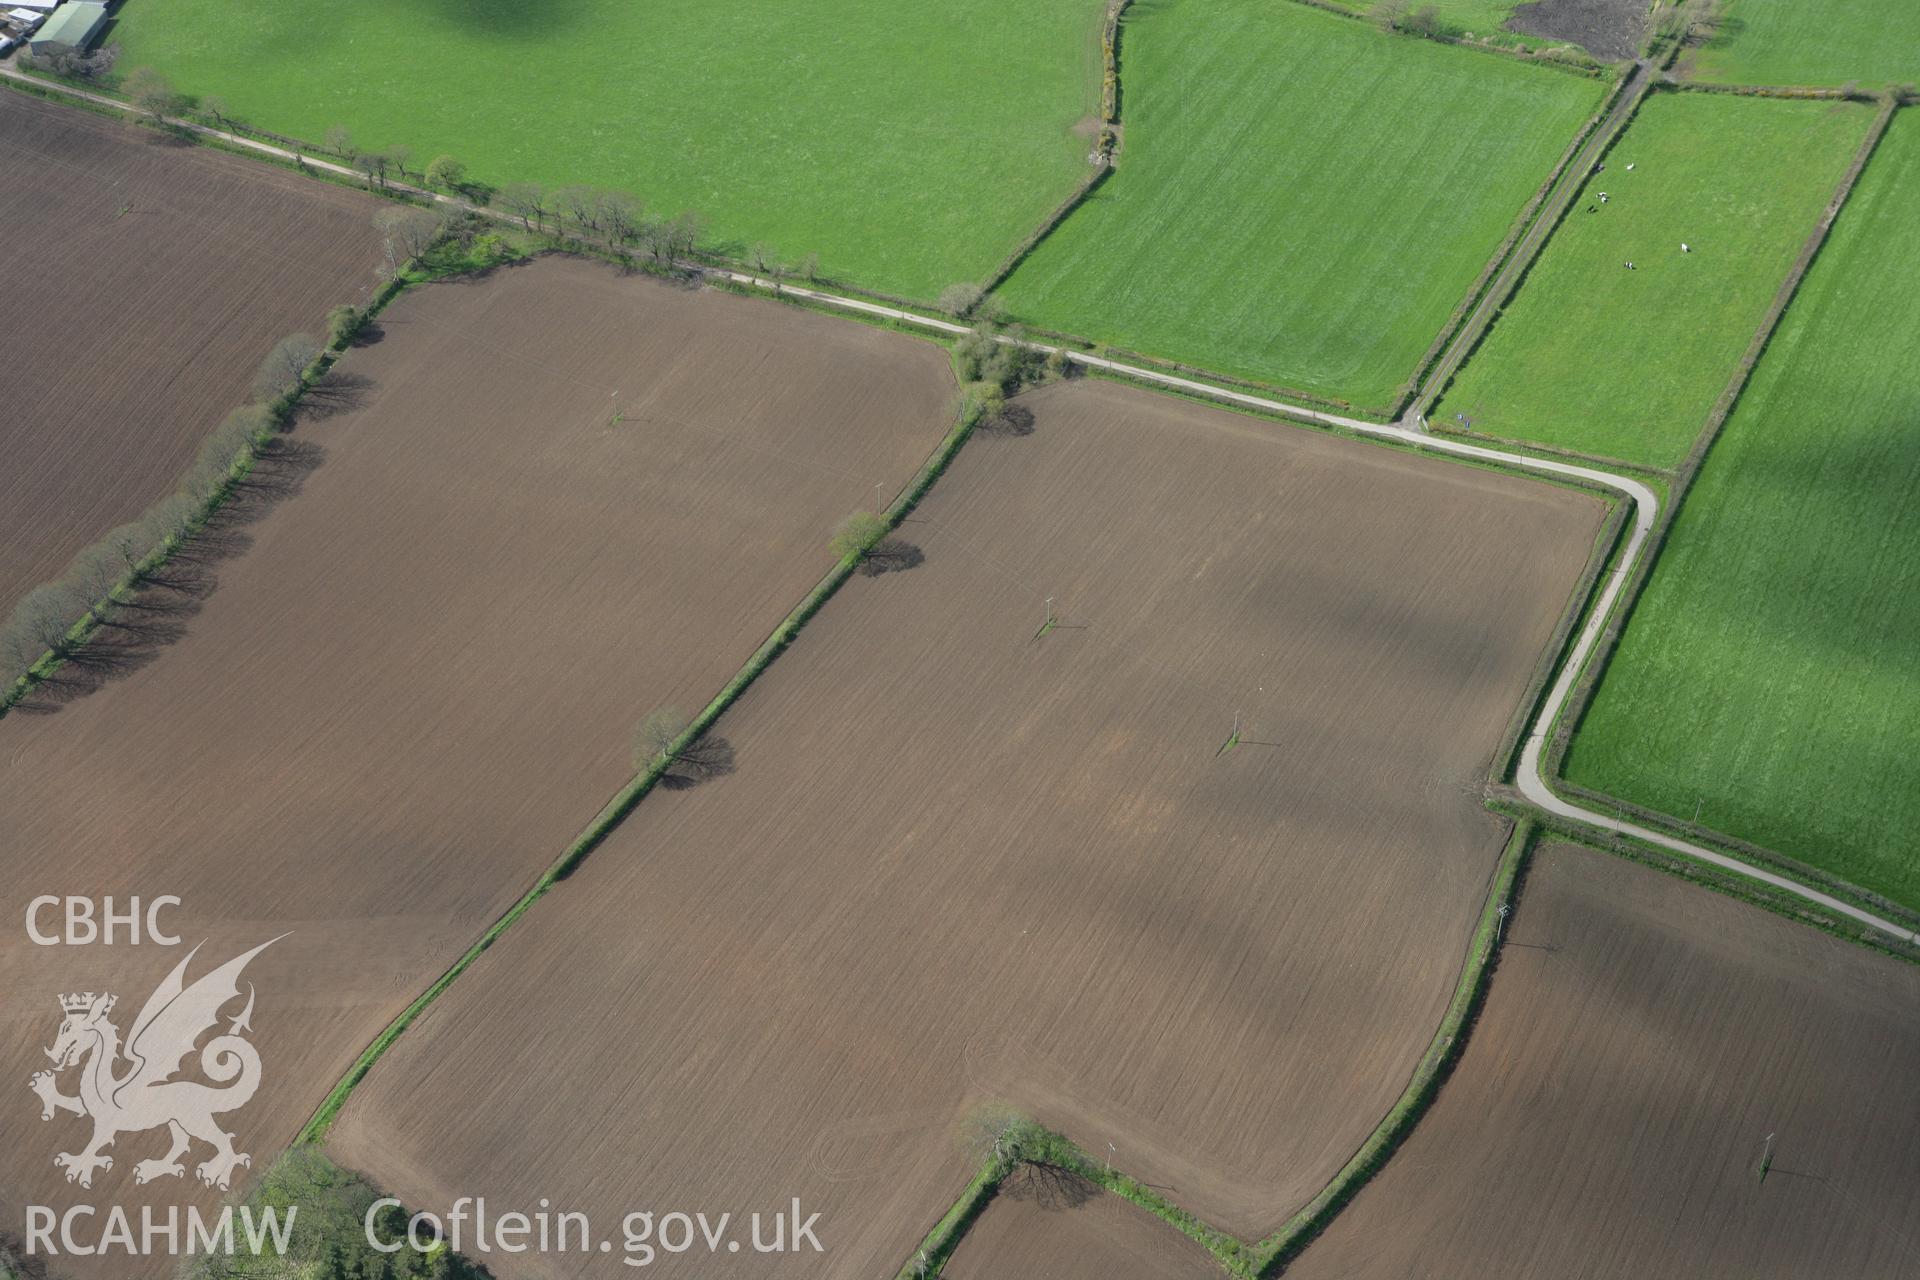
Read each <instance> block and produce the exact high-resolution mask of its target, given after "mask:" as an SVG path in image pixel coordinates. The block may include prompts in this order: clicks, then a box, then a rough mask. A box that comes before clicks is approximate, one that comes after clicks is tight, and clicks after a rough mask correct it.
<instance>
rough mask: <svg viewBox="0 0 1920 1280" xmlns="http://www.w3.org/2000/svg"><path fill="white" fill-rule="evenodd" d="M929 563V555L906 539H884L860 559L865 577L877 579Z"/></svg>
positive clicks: (861, 570) (862, 573) (861, 569)
mask: <svg viewBox="0 0 1920 1280" xmlns="http://www.w3.org/2000/svg"><path fill="white" fill-rule="evenodd" d="M926 561H927V553H926V552H924V551H922V550H921V549H920V548H918V547H916V546H914V545H913V544H912V543H911V542H908V541H906V540H905V539H904V538H894V537H887V538H882V539H881V540H880V541H879V543H877V544H876V545H875V546H874V548H873V549H872V550H871V551H868V552H867V554H866V555H864V556H862V557H861V559H860V573H861V575H862V576H863V577H868V578H877V577H879V576H880V575H881V574H883V573H905V572H906V571H907V570H909V569H917V568H919V567H920V566H921V565H923V564H925V563H926Z"/></svg>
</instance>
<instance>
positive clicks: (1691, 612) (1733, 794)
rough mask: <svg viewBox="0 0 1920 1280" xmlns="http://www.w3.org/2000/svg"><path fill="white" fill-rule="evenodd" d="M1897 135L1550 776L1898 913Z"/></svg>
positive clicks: (1901, 416) (1910, 259) (1905, 632)
mask: <svg viewBox="0 0 1920 1280" xmlns="http://www.w3.org/2000/svg"><path fill="white" fill-rule="evenodd" d="M1916 125H1920V115H1916V114H1915V113H1913V112H1911V111H1907V112H1902V113H1900V115H1899V116H1898V117H1897V118H1896V119H1895V121H1894V123H1893V124H1892V125H1891V127H1890V128H1889V130H1888V132H1887V135H1886V137H1885V139H1884V140H1883V141H1882V143H1881V145H1880V147H1879V149H1878V151H1877V152H1876V153H1875V155H1874V157H1873V159H1872V161H1871V163H1870V164H1868V165H1867V166H1866V170H1865V173H1864V174H1863V175H1862V177H1861V180H1860V182H1859V185H1858V186H1857V188H1856V189H1855V191H1854V193H1853V195H1852V197H1851V198H1850V200H1849V201H1848V205H1847V211H1846V214H1845V216H1844V217H1842V218H1840V219H1839V221H1838V223H1837V225H1836V226H1835V227H1834V228H1833V231H1832V234H1831V236H1830V238H1829V240H1828V242H1827V244H1826V246H1825V248H1824V249H1822V251H1821V253H1820V256H1819V259H1818V261H1817V262H1816V263H1815V264H1814V265H1813V267H1812V269H1811V270H1810V271H1809V272H1808V273H1807V278H1806V280H1805V281H1804V282H1803V284H1802V285H1801V287H1800V290H1799V292H1798V295H1797V296H1796V297H1795V298H1794V301H1793V306H1792V308H1791V309H1790V310H1789V311H1788V313H1787V314H1786V316H1785V318H1784V319H1783V321H1782V322H1781V325H1780V328H1779V331H1778V333H1777V334H1776V335H1775V337H1774V339H1773V342H1772V344H1771V346H1770V347H1769V348H1768V351H1767V355H1766V357H1765V359H1764V360H1763V361H1762V362H1761V363H1760V366H1759V368H1757V369H1756V371H1755V373H1754V376H1753V380H1752V383H1751V385H1750V386H1749V387H1748V389H1747V390H1746V392H1745V394H1744V395H1743V396H1742V398H1741V401H1740V404H1739V406H1738V407H1737V408H1736V409H1735V410H1734V412H1733V414H1732V415H1731V417H1730V419H1729V420H1728V424H1727V426H1726V428H1725V429H1724V430H1723V431H1722V432H1721V433H1720V434H1719V438H1718V439H1717V440H1716V441H1715V442H1713V447H1712V452H1711V453H1710V454H1708V455H1707V458H1706V461H1705V465H1704V466H1702V467H1701V468H1700V473H1699V477H1698V479H1697V480H1696V482H1695V484H1694V487H1693V489H1692V491H1690V493H1689V494H1688V500H1687V505H1686V508H1685V509H1684V511H1682V512H1681V513H1680V514H1679V516H1678V517H1677V518H1676V520H1675V521H1674V528H1673V534H1672V537H1671V538H1670V540H1669V547H1668V549H1667V551H1666V552H1665V553H1664V554H1663V556H1662V559H1661V563H1660V567H1659V572H1658V573H1656V574H1655V575H1654V576H1653V578H1652V580H1651V581H1650V582H1649V583H1648V585H1647V588H1646V590H1645V592H1644V593H1643V595H1642V597H1641V600H1640V603H1639V604H1638V606H1637V607H1636V609H1635V614H1634V617H1633V620H1632V621H1633V625H1632V626H1629V627H1626V628H1625V629H1624V634H1622V635H1621V637H1620V640H1619V643H1618V647H1617V649H1616V651H1615V652H1614V653H1613V654H1612V655H1611V659H1610V662H1609V665H1608V667H1607V669H1606V671H1605V672H1604V673H1603V674H1602V675H1601V676H1600V678H1599V680H1598V688H1597V691H1596V692H1595V694H1594V696H1593V698H1592V701H1591V704H1590V706H1589V707H1588V709H1587V711H1586V714H1585V717H1584V719H1583V721H1582V722H1581V724H1580V726H1579V729H1578V732H1577V734H1576V736H1575V740H1574V743H1573V745H1572V746H1571V747H1570V749H1569V750H1568V753H1567V764H1566V773H1567V775H1568V776H1569V777H1570V778H1572V779H1574V780H1575V781H1576V782H1577V783H1579V784H1581V785H1583V786H1587V787H1592V788H1594V789H1595V790H1598V791H1603V792H1605V793H1606V794H1609V795H1623V796H1630V797H1633V798H1634V799H1635V800H1636V801H1638V802H1639V804H1642V805H1646V806H1648V807H1649V808H1652V809H1657V810H1659V811H1661V812H1663V813H1676V812H1677V813H1679V814H1682V815H1685V814H1687V813H1689V812H1690V811H1694V810H1695V809H1696V807H1698V808H1703V809H1705V810H1706V812H1704V813H1701V814H1700V815H1699V816H1700V818H1701V820H1702V822H1703V823H1710V824H1711V826H1712V827H1713V828H1714V829H1717V830H1725V831H1727V832H1729V833H1730V834H1732V835H1733V836H1735V837H1738V838H1741V839H1744V840H1747V841H1751V842H1752V843H1753V844H1755V845H1759V846H1762V847H1765V848H1767V849H1772V850H1782V851H1787V850H1790V851H1791V853H1792V856H1793V857H1795V858H1797V859H1799V860H1801V861H1804V862H1810V863H1813V864H1815V866H1816V867H1817V868H1819V869H1820V870H1821V871H1824V872H1826V873H1828V874H1831V875H1834V876H1836V877H1839V878H1842V879H1844V881H1845V882H1846V883H1848V884H1850V885H1858V886H1861V887H1862V888H1865V889H1868V890H1872V891H1877V892H1879V893H1881V894H1884V895H1886V896H1887V897H1889V898H1892V899H1894V900H1896V901H1898V902H1900V903H1901V905H1903V906H1905V907H1908V908H1909V909H1910V908H1912V907H1913V906H1915V905H1916V901H1917V899H1920V871H1916V869H1915V866H1914V863H1913V857H1912V848H1913V842H1912V832H1913V821H1912V814H1913V805H1914V797H1915V794H1916V793H1915V790H1914V786H1913V781H1912V762H1913V759H1914V755H1913V751H1912V750H1911V746H1910V744H1911V743H1912V741H1913V726H1914V724H1915V723H1916V721H1915V717H1914V714H1913V691H1912V686H1911V679H1910V677H1911V672H1912V670H1913V664H1912V662H1911V659H1910V655H1911V652H1912V643H1913V635H1914V627H1913V621H1912V602H1913V600H1914V593H1913V591H1912V588H1911V584H1912V555H1911V548H1912V546H1913V545H1914V525H1913V511H1914V508H1913V503H1912V477H1913V474H1914V472H1913V468H1914V465H1915V463H1914V459H1915V440H1916V436H1915V433H1914V430H1913V414H1912V405H1913V400H1912V386H1913V370H1914V368H1915V363H1914V362H1915V359H1916V357H1915V351H1916V344H1920V329H1917V328H1916V326H1915V325H1914V323H1913V313H1912V308H1911V301H1910V300H1911V292H1912V289H1913V288H1914V271H1913V266H1914V263H1915V261H1916V256H1915V250H1914V226H1915V225H1916V224H1915V223H1914V222H1913V221H1912V218H1911V209H1912V201H1913V192H1914V191H1915V190H1916V189H1920V129H1916ZM1677 690H1685V691H1686V696H1685V698H1684V699H1683V698H1681V697H1680V696H1679V695H1678V694H1677V693H1676V691H1677ZM1663 700H1666V702H1668V703H1669V704H1670V705H1663ZM1730 763H1731V764H1733V765H1735V766H1737V767H1731V768H1730V767H1729V764H1730ZM1683 829H1684V825H1683Z"/></svg>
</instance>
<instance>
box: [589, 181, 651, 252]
mask: <svg viewBox="0 0 1920 1280" xmlns="http://www.w3.org/2000/svg"><path fill="white" fill-rule="evenodd" d="M594 208H595V216H596V217H597V218H598V219H599V222H600V225H601V226H602V227H604V228H606V232H607V234H608V235H610V236H612V237H613V238H614V239H615V240H617V241H619V242H620V243H621V244H626V243H628V242H630V241H631V240H632V239H633V238H634V236H635V235H637V234H638V233H639V231H640V219H641V217H642V214H643V210H642V208H641V204H640V198H639V197H638V196H636V195H633V194H632V193H631V192H627V191H611V190H609V191H602V192H599V193H598V194H597V195H595V197H594Z"/></svg>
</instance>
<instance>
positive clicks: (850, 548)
mask: <svg viewBox="0 0 1920 1280" xmlns="http://www.w3.org/2000/svg"><path fill="white" fill-rule="evenodd" d="M890 532H892V527H891V526H890V525H888V524H887V522H886V520H885V519H884V518H883V517H880V516H877V515H875V514H873V512H871V511H856V512H854V513H853V514H852V515H850V516H848V517H847V518H846V519H845V520H842V521H841V522H840V527H839V528H838V529H835V530H834V531H833V540H832V541H831V542H829V543H828V544H827V545H828V546H830V547H832V548H833V554H835V555H837V556H839V557H840V558H841V559H842V560H857V559H860V558H861V557H863V556H865V555H866V554H867V553H868V552H870V551H872V550H873V549H874V548H875V547H877V546H879V545H880V543H881V541H882V540H884V539H885V538H886V536H887V534H889V533H890Z"/></svg>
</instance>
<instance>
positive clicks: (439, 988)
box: [294, 399, 979, 1146]
mask: <svg viewBox="0 0 1920 1280" xmlns="http://www.w3.org/2000/svg"><path fill="white" fill-rule="evenodd" d="M978 417H979V413H978V407H977V405H975V404H974V402H972V401H971V400H966V399H963V401H962V406H961V408H960V409H959V411H958V412H957V415H956V419H955V423H954V425H953V427H951V428H950V429H949V430H948V432H947V434H946V436H945V437H944V438H943V439H942V440H941V441H940V443H939V444H938V445H937V446H935V448H934V452H933V454H932V456H930V457H929V458H928V459H927V461H926V462H925V463H923V464H922V465H921V468H920V470H919V471H918V472H917V473H916V474H915V475H914V477H913V479H912V480H911V481H909V482H908V484H907V487H906V488H905V489H904V490H902V491H901V493H900V495H899V496H898V497H896V498H895V499H894V501H893V504H892V505H891V506H889V507H888V508H887V511H886V515H885V519H886V521H887V527H888V528H889V529H890V530H891V529H897V528H898V527H899V525H900V522H901V520H903V519H904V518H905V517H906V516H907V514H908V513H909V512H911V511H912V510H913V509H914V507H916V506H917V505H919V503H920V501H921V499H922V498H924V497H925V496H926V493H927V490H929V489H930V488H932V487H933V483H934V481H936V480H938V479H939V478H940V476H941V474H942V473H943V472H945V470H946V469H947V466H948V464H949V463H951V462H952V461H953V458H954V455H955V454H957V453H958V452H959V450H960V446H961V445H963V444H965V443H966V440H967V438H968V436H969V435H971V434H972V432H973V428H974V425H975V424H976V422H977V421H978ZM860 559H861V557H860V556H859V555H849V556H846V557H843V558H842V559H841V560H839V561H838V562H837V563H836V564H835V565H834V566H833V568H831V569H829V570H828V571H827V573H826V576H825V577H823V578H821V579H820V581H819V582H818V583H816V584H815V585H814V587H813V588H812V590H810V591H808V592H807V594H806V596H805V597H804V598H803V599H802V600H801V601H800V603H799V604H797V605H795V606H794V607H793V609H792V610H790V611H789V612H788V614H787V616H786V617H785V618H783V619H782V620H781V621H780V623H779V625H778V626H776V627H775V628H774V629H773V632H772V634H770V635H769V636H768V637H767V638H766V639H765V640H763V641H761V643H760V647H759V648H757V649H755V650H754V651H753V654H752V656H751V657H749V658H748V659H747V661H746V664H745V665H744V666H742V667H741V668H740V670H739V671H738V672H737V673H736V674H735V675H734V676H733V678H732V679H730V680H729V681H727V683H726V684H725V685H724V686H723V687H722V688H721V690H720V692H719V693H717V694H715V695H714V697H713V698H712V699H711V700H710V701H709V702H708V703H707V705H706V706H705V707H704V708H703V709H702V710H701V711H700V713H699V715H697V716H696V717H694V719H693V720H692V722H691V723H689V724H688V725H687V727H686V728H685V729H684V730H682V731H681V733H680V735H679V736H678V737H677V738H675V739H674V740H673V742H672V743H670V744H669V745H668V746H667V747H666V749H665V750H663V751H661V752H660V753H659V754H658V755H656V756H655V757H654V758H653V759H652V761H651V762H649V764H648V765H647V767H646V768H645V769H642V770H641V771H640V772H639V773H637V774H636V775H635V776H634V777H633V779H632V780H631V781H629V782H628V783H627V784H626V785H625V786H623V787H622V788H620V790H619V791H617V792H615V793H614V795H613V797H612V799H610V800H608V801H607V802H606V804H604V805H602V806H601V808H600V812H599V813H598V814H596V815H595V816H594V818H593V820H592V821H591V822H589V823H588V824H587V826H586V829H585V830H583V831H582V832H581V833H580V834H579V835H577V836H575V837H574V839H573V841H572V842H571V843H570V844H568V845H567V847H566V848H565V849H564V850H563V851H562V852H561V854H560V856H559V857H558V858H556V859H554V861H553V862H552V863H551V864H549V865H548V867H547V869H546V870H545V871H543V872H541V873H540V875H539V877H538V878H537V879H535V880H534V882H533V885H532V887H531V888H529V889H528V890H527V891H526V892H525V893H524V894H522V895H521V897H520V898H519V900H518V901H516V902H515V903H514V904H513V905H512V906H510V907H508V908H507V910H506V911H505V912H504V913H502V915H501V916H500V918H499V919H497V920H495V921H494V922H493V923H492V924H491V925H489V926H488V927H487V929H486V931H485V932H483V933H482V934H481V935H480V937H479V939H478V940H477V941H476V942H474V943H473V945H472V946H470V947H468V948H467V950H466V951H465V952H464V953H462V954H461V955H460V957H459V958H458V959H456V960H455V961H454V962H453V964H452V965H451V966H449V967H448V968H447V970H446V971H445V972H443V973H442V974H441V975H440V976H439V977H438V978H437V979H435V980H434V982H433V983H432V985H430V986H429V987H428V988H427V989H426V990H425V991H423V992H422V993H421V994H420V995H418V996H416V997H415V998H414V999H413V1000H412V1002H410V1003H409V1004H408V1005H407V1006H406V1008H404V1009H402V1010H401V1011H400V1013H399V1014H398V1015H396V1016H395V1017H394V1019H393V1021H391V1022H390V1023H388V1024H387V1026H386V1027H385V1028H384V1029H383V1030H382V1031H381V1032H380V1034H379V1035H378V1036H376V1037H374V1039H373V1042H372V1043H371V1044H369V1045H368V1046H367V1047H366V1049H364V1050H362V1051H361V1053H360V1056H359V1057H358V1058H356V1059H355V1060H354V1062H353V1065H352V1066H350V1067H349V1068H348V1069H347V1072H346V1074H345V1075H344V1076H342V1077H341V1079H340V1081H339V1083H337V1084H335V1085H334V1087H333V1088H332V1089H331V1090H330V1091H329V1092H328V1093H327V1096H326V1097H325V1098H324V1099H323V1100H322V1101H321V1103H320V1105H319V1107H318V1108H317V1109H316V1110H315V1112H314V1114H313V1116H312V1117H311V1118H310V1119H309V1120H308V1121H307V1123H306V1124H305V1125H303V1126H302V1127H301V1129H300V1131H299V1133H298V1134H296V1135H295V1137H294V1145H296V1146H298V1145H305V1144H311V1143H316V1142H319V1141H320V1140H322V1139H323V1138H325V1137H326V1136H327V1132H328V1130H329V1129H331V1128H332V1126H333V1122H334V1120H335V1119H336V1118H337V1117H338V1116H339V1114H340V1110H341V1108H342V1107H344V1106H345V1105H346V1102H347V1099H348V1098H349V1097H350V1096H351V1095H352V1093H353V1090H354V1088H355V1087H356V1086H357V1085H358V1084H359V1083H360V1081H361V1080H363V1079H365V1078H366V1074H367V1072H368V1071H370V1070H372V1069H373V1065H374V1064H375V1063H376V1062H378V1061H379V1060H380V1059H381V1058H382V1057H383V1056H384V1055H385V1054H386V1051H387V1050H388V1049H389V1048H391V1047H392V1046H393V1043H394V1041H396V1040H398V1039H399V1038H400V1036H401V1034H402V1033H404V1032H405V1031H406V1029H407V1028H408V1027H409V1026H411V1025H412V1024H413V1022H414V1020H415V1019H417V1018H418V1017H419V1016H420V1015H421V1014H422V1013H424V1012H426V1010H427V1007H428V1006H429V1005H431V1004H432V1003H433V1002H434V1001H435V1000H437V999H439V997H440V995H441V993H443V992H444V991H446V989H447V988H448V987H450V986H452V985H453V983H454V981H455V980H456V979H458V978H459V977H460V975H461V974H463V973H465V972H466V971H467V970H468V969H469V968H471V967H472V965H473V962H474V961H476V960H478V959H479V958H480V955H481V953H482V952H484V951H486V950H487V948H489V947H491V946H492V945H493V944H494V943H495V942H497V941H498V940H499V939H500V937H501V936H502V935H503V934H505V933H506V932H507V930H508V929H511V928H512V927H513V926H514V924H516V923H517V922H518V921H519V919H520V917H522V916H524V915H525V914H526V913H527V911H528V910H529V909H530V908H532V906H533V904H534V903H536V902H538V901H539V900H540V899H541V898H543V897H545V896H546V894H547V892H548V891H549V890H550V889H552V888H553V887H554V886H555V885H557V884H559V883H560V882H561V881H562V880H565V879H566V878H567V877H568V876H570V875H572V874H573V873H574V872H575V871H577V870H578V869H579V867H580V864H581V863H583V862H585V861H586V859H587V857H588V855H590V854H591V853H592V852H593V851H594V850H595V849H597V848H598V847H599V846H600V844H601V843H602V842H603V841H604V840H605V839H606V838H607V836H608V835H609V834H611V833H612V831H613V829H614V828H615V827H616V826H618V825H619V824H620V822H621V821H622V820H623V819H624V818H625V817H626V816H627V815H628V814H629V813H631V812H633V810H634V808H635V806H637V805H638V804H639V803H640V801H641V800H643V799H644V798H645V797H646V795H647V793H648V792H650V791H652V790H653V788H654V785H655V784H656V783H658V782H659V781H660V779H661V778H662V777H663V776H664V775H665V774H666V772H667V770H668V769H670V768H671V767H672V766H673V764H674V763H675V762H676V760H677V759H678V758H679V757H680V755H681V754H682V753H684V752H685V751H686V750H687V749H688V748H689V747H691V746H692V745H693V744H694V743H695V742H697V741H698V740H699V739H700V738H701V737H702V736H703V735H705V734H706V733H707V731H708V730H710V729H711V728H712V727H713V725H714V724H715V722H716V721H718V720H719V719H720V717H721V716H722V715H723V714H725V713H726V711H727V709H728V708H730V707H731V706H732V705H733V704H734V702H735V701H736V700H738V698H739V697H740V695H741V694H742V693H744V692H746V690H747V687H748V686H749V685H751V684H752V683H753V682H754V681H755V680H757V679H759V677H760V675H761V674H762V673H763V672H764V671H765V670H766V669H767V667H768V666H769V665H770V664H771V663H772V662H773V660H774V659H775V658H777V657H779V656H780V654H781V653H782V652H783V651H784V650H785V649H786V647H787V646H788V645H789V644H791V643H793V640H794V638H795V637H796V636H798V635H799V633H800V630H801V628H802V627H804V626H805V625H806V624H807V622H808V621H809V620H810V619H812V617H813V615H814V614H816V613H818V612H819V611H820V609H821V607H822V606H823V605H825V604H826V602H827V601H828V600H830V599H832V598H833V595H834V593H835V592H837V591H839V589H840V588H841V587H842V586H844V585H845V584H846V582H847V579H849V578H851V577H852V576H853V574H854V572H855V571H856V570H857V569H858V568H859V564H860Z"/></svg>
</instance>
